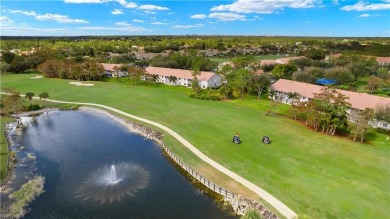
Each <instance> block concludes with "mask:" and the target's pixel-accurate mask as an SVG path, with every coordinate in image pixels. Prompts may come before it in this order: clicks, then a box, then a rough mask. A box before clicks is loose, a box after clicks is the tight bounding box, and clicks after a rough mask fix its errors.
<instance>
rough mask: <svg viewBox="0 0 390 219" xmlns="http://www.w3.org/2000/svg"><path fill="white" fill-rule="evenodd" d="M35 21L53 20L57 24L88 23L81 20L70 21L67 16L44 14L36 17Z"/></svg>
mask: <svg viewBox="0 0 390 219" xmlns="http://www.w3.org/2000/svg"><path fill="white" fill-rule="evenodd" d="M35 19H37V20H55V21H57V22H59V23H83V24H85V23H88V21H86V20H83V19H71V18H69V16H68V15H60V14H44V15H37V16H36V17H35Z"/></svg>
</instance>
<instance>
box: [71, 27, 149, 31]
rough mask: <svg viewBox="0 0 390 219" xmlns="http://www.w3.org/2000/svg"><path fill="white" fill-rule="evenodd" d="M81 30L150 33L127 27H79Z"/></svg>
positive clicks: (142, 28) (139, 28)
mask: <svg viewBox="0 0 390 219" xmlns="http://www.w3.org/2000/svg"><path fill="white" fill-rule="evenodd" d="M78 29H80V30H104V31H122V32H142V31H149V30H147V29H146V28H144V27H135V26H126V27H102V26H95V27H79V28H78Z"/></svg>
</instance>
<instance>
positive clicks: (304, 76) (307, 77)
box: [292, 71, 317, 84]
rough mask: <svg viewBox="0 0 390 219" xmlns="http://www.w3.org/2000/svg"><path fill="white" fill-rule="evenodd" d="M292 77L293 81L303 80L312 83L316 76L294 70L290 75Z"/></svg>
mask: <svg viewBox="0 0 390 219" xmlns="http://www.w3.org/2000/svg"><path fill="white" fill-rule="evenodd" d="M292 79H293V80H294V81H299V82H305V83H310V84H314V83H315V82H316V80H317V78H316V77H315V76H314V75H312V74H310V73H309V72H307V71H296V72H294V73H293V75H292Z"/></svg>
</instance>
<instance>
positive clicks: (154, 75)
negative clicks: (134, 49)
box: [152, 74, 159, 82]
mask: <svg viewBox="0 0 390 219" xmlns="http://www.w3.org/2000/svg"><path fill="white" fill-rule="evenodd" d="M158 77H159V76H158V75H156V74H152V81H153V82H157V80H158Z"/></svg>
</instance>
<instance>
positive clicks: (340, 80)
mask: <svg viewBox="0 0 390 219" xmlns="http://www.w3.org/2000/svg"><path fill="white" fill-rule="evenodd" d="M325 77H326V78H329V79H334V80H336V81H337V82H336V83H337V85H340V84H348V83H350V82H353V81H354V80H355V76H353V74H352V73H351V72H350V71H349V70H348V69H347V68H340V67H338V68H332V69H330V70H329V71H327V72H326V73H325Z"/></svg>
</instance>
